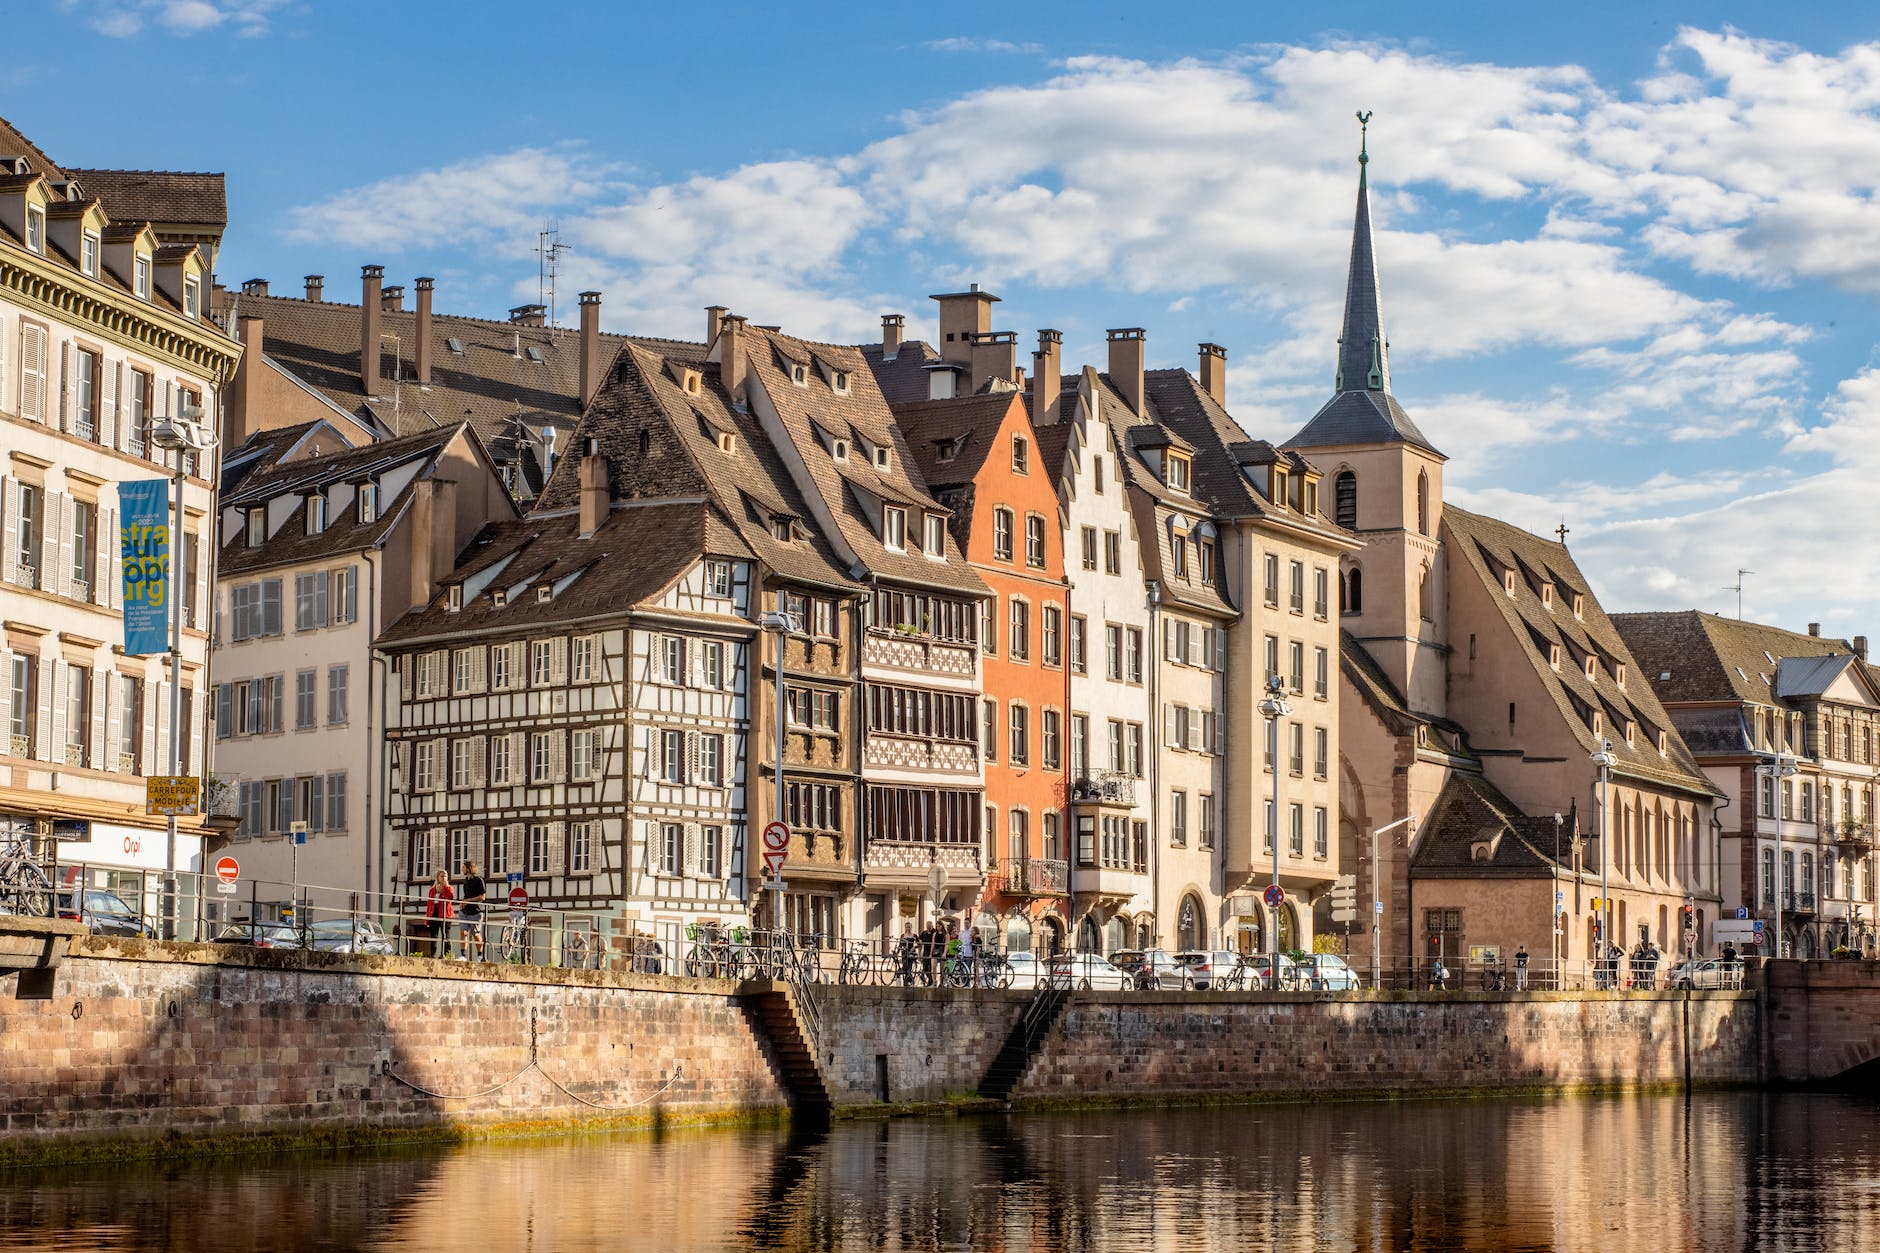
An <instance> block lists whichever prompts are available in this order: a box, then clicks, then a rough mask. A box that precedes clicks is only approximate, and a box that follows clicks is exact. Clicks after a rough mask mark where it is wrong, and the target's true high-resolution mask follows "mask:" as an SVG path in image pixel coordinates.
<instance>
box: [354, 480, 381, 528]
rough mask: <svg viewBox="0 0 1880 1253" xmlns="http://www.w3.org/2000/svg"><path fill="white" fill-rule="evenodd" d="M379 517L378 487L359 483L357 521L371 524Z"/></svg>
mask: <svg viewBox="0 0 1880 1253" xmlns="http://www.w3.org/2000/svg"><path fill="white" fill-rule="evenodd" d="M378 516H379V485H378V484H377V483H361V484H360V485H359V521H360V522H361V523H362V524H363V523H366V522H371V521H373V520H375V519H376V518H377V517H378Z"/></svg>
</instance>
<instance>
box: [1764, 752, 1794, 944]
mask: <svg viewBox="0 0 1880 1253" xmlns="http://www.w3.org/2000/svg"><path fill="white" fill-rule="evenodd" d="M1798 769H1799V767H1798V766H1797V765H1796V762H1795V759H1794V758H1793V757H1790V756H1789V755H1788V754H1787V753H1781V752H1778V753H1776V754H1774V755H1773V757H1772V758H1771V760H1770V762H1769V764H1768V765H1766V766H1758V767H1756V773H1757V774H1758V775H1759V776H1761V777H1762V778H1765V779H1768V780H1769V807H1770V808H1771V809H1773V810H1774V811H1775V815H1776V855H1775V863H1774V865H1772V866H1771V867H1770V869H1769V878H1770V883H1771V886H1772V887H1773V888H1774V893H1773V896H1774V899H1775V908H1776V937H1775V939H1774V940H1773V941H1771V943H1770V948H1769V955H1770V956H1771V957H1780V956H1782V888H1783V882H1782V877H1783V876H1782V802H1783V801H1784V800H1785V799H1786V795H1785V792H1784V784H1783V783H1782V782H1781V781H1782V780H1784V779H1791V778H1794V777H1795V774H1796V772H1797V771H1798Z"/></svg>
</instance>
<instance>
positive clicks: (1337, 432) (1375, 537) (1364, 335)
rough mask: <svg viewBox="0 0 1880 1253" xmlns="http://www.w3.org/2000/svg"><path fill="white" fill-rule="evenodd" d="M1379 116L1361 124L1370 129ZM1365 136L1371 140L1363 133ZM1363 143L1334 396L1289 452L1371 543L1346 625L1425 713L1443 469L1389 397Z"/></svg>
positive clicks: (1438, 697) (1440, 678) (1438, 674)
mask: <svg viewBox="0 0 1880 1253" xmlns="http://www.w3.org/2000/svg"><path fill="white" fill-rule="evenodd" d="M1370 120H1371V115H1370V114H1369V113H1360V114H1359V115H1358V121H1359V122H1360V124H1362V125H1364V127H1365V130H1366V132H1368V130H1369V126H1368V124H1369V122H1370ZM1366 138H1367V139H1368V134H1367V135H1366ZM1370 161H1371V158H1370V153H1369V150H1368V144H1367V143H1360V145H1359V149H1358V208H1357V213H1356V216H1355V218H1354V220H1353V222H1352V229H1351V268H1350V272H1349V274H1348V276H1347V278H1346V285H1345V324H1344V333H1343V335H1342V336H1341V337H1340V338H1339V341H1338V372H1337V375H1336V376H1335V378H1334V381H1333V384H1332V387H1333V394H1332V398H1331V399H1330V400H1328V401H1326V402H1325V406H1324V407H1323V408H1321V409H1320V410H1319V411H1318V413H1317V415H1315V416H1314V417H1313V419H1312V420H1311V421H1310V422H1308V423H1306V426H1305V429H1304V430H1302V431H1300V432H1299V434H1297V435H1295V436H1293V438H1292V439H1290V440H1288V441H1287V443H1286V447H1287V448H1289V449H1294V450H1297V451H1298V452H1301V453H1304V454H1305V455H1306V457H1308V458H1309V459H1310V460H1311V461H1312V463H1313V464H1314V465H1316V466H1318V468H1319V471H1320V473H1321V474H1322V475H1323V478H1322V480H1321V481H1322V482H1323V483H1325V484H1326V485H1327V491H1326V492H1325V495H1324V496H1323V497H1322V499H1325V500H1326V501H1327V504H1328V509H1327V512H1329V513H1330V514H1331V516H1332V520H1333V521H1335V522H1337V523H1338V524H1339V525H1340V526H1343V527H1346V528H1347V529H1349V530H1351V531H1353V532H1355V533H1356V534H1357V536H1358V538H1359V539H1362V540H1363V541H1364V548H1363V550H1362V551H1361V552H1358V553H1356V554H1353V555H1352V556H1350V557H1347V558H1346V559H1345V560H1344V561H1343V562H1342V563H1341V569H1340V583H1339V586H1340V593H1341V594H1340V600H1339V605H1340V610H1341V613H1342V618H1341V622H1342V625H1343V627H1344V629H1345V630H1346V631H1349V632H1350V633H1351V635H1352V636H1353V637H1355V638H1356V639H1357V641H1358V642H1359V643H1360V644H1361V645H1363V647H1364V648H1365V650H1366V651H1367V652H1369V653H1370V654H1371V656H1372V657H1374V658H1376V660H1377V663H1378V664H1379V665H1380V666H1381V667H1383V670H1384V672H1385V673H1386V674H1387V675H1389V676H1390V679H1391V681H1392V682H1393V683H1395V684H1396V685H1397V690H1398V691H1399V692H1401V693H1402V694H1403V696H1404V699H1405V700H1406V701H1408V703H1409V705H1410V708H1412V709H1413V710H1416V711H1417V712H1419V713H1425V714H1432V715H1436V716H1442V715H1443V714H1444V712H1445V710H1444V705H1445V699H1444V689H1445V683H1444V654H1445V648H1444V639H1445V624H1444V621H1443V619H1444V616H1445V613H1444V596H1443V587H1442V580H1443V577H1444V576H1443V563H1442V560H1441V551H1440V548H1439V545H1438V538H1437V537H1438V533H1439V529H1440V527H1441V525H1442V511H1443V463H1444V461H1446V460H1447V458H1445V457H1444V456H1443V454H1442V453H1440V452H1438V451H1437V450H1436V447H1435V445H1433V444H1431V443H1430V441H1429V440H1427V439H1425V438H1424V436H1423V432H1422V431H1419V430H1418V429H1417V426H1416V423H1414V422H1412V421H1411V420H1410V415H1409V414H1407V413H1405V412H1404V409H1403V406H1402V405H1400V404H1398V403H1397V398H1396V397H1395V396H1393V395H1391V391H1390V341H1389V340H1387V339H1386V338H1385V337H1384V312H1383V299H1382V296H1381V295H1380V293H1379V288H1378V278H1377V251H1376V244H1375V242H1374V241H1373V240H1372V238H1371V196H1370V188H1369V180H1368V178H1367V168H1368V167H1369V165H1370Z"/></svg>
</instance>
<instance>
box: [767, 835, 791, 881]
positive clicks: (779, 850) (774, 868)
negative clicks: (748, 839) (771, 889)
mask: <svg viewBox="0 0 1880 1253" xmlns="http://www.w3.org/2000/svg"><path fill="white" fill-rule="evenodd" d="M788 860H790V825H789V824H788V823H786V822H767V823H765V824H764V877H765V878H766V879H772V880H775V879H781V878H783V864H784V863H785V862H786V861H788Z"/></svg>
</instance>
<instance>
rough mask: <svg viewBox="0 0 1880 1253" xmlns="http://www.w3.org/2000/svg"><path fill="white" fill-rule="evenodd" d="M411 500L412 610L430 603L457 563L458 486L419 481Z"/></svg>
mask: <svg viewBox="0 0 1880 1253" xmlns="http://www.w3.org/2000/svg"><path fill="white" fill-rule="evenodd" d="M417 488H418V490H417V492H416V494H415V495H414V496H413V497H412V501H411V505H412V516H411V531H410V534H411V595H410V597H409V600H410V604H411V608H413V609H422V608H424V607H425V606H426V605H428V604H430V603H431V597H432V596H433V595H435V594H436V593H437V585H438V583H439V582H440V581H441V580H443V579H444V578H446V577H448V576H449V574H450V571H451V567H452V566H454V565H456V564H457V485H456V484H455V483H453V482H451V481H450V480H449V479H422V480H420V481H419V482H418V484H417Z"/></svg>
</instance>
